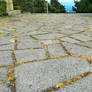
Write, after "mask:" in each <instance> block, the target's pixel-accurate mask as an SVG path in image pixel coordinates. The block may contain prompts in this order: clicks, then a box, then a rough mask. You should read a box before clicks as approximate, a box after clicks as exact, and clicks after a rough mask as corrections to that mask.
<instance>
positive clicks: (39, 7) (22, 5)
mask: <svg viewBox="0 0 92 92" xmlns="http://www.w3.org/2000/svg"><path fill="white" fill-rule="evenodd" d="M13 1H14V2H13V3H14V9H21V10H22V12H25V11H26V12H31V13H44V12H45V8H46V3H47V2H46V1H45V0H13ZM55 4H56V5H55ZM48 8H49V12H50V13H61V12H65V8H64V6H62V5H61V4H60V3H59V2H58V1H57V2H55V3H54V5H51V4H48Z"/></svg>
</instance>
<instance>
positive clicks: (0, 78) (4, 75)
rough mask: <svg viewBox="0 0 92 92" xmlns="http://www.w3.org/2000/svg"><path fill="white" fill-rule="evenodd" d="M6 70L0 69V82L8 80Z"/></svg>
mask: <svg viewBox="0 0 92 92" xmlns="http://www.w3.org/2000/svg"><path fill="white" fill-rule="evenodd" d="M8 70H9V69H8V68H0V81H5V80H6V79H7V78H8Z"/></svg>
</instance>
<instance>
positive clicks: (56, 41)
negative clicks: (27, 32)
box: [41, 40, 59, 45]
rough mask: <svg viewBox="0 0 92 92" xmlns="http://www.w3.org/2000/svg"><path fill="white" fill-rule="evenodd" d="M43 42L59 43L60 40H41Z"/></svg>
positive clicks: (46, 43)
mask: <svg viewBox="0 0 92 92" xmlns="http://www.w3.org/2000/svg"><path fill="white" fill-rule="evenodd" d="M41 42H43V43H44V44H45V45H49V44H57V43H59V41H58V40H41Z"/></svg>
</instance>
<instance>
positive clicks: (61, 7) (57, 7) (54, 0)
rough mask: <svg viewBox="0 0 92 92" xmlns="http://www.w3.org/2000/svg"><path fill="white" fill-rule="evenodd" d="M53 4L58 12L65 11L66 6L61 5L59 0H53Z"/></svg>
mask: <svg viewBox="0 0 92 92" xmlns="http://www.w3.org/2000/svg"><path fill="white" fill-rule="evenodd" d="M51 5H52V6H53V7H55V8H56V12H57V13H62V12H63V13H65V8H64V6H63V5H61V4H60V3H59V2H58V0H51Z"/></svg>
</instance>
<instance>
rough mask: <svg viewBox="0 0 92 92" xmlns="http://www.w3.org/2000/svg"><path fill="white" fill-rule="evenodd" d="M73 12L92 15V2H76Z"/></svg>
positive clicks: (90, 0)
mask: <svg viewBox="0 0 92 92" xmlns="http://www.w3.org/2000/svg"><path fill="white" fill-rule="evenodd" d="M73 10H74V11H76V12H77V13H92V0H80V1H75V6H74V7H73Z"/></svg>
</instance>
